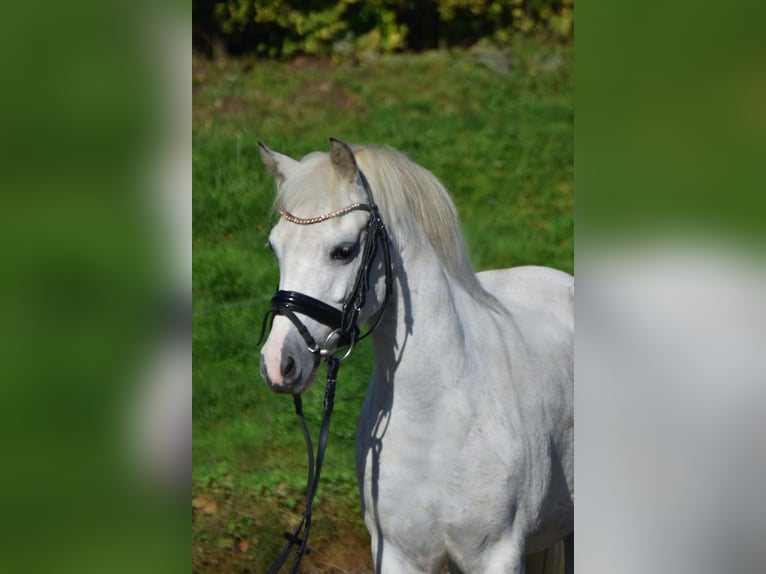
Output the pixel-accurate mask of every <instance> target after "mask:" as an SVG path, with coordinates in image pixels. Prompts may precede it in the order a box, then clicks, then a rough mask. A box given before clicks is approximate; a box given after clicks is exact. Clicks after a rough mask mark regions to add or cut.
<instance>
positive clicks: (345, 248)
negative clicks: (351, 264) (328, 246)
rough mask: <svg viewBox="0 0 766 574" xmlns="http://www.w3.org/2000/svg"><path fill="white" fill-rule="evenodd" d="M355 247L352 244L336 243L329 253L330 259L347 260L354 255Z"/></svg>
mask: <svg viewBox="0 0 766 574" xmlns="http://www.w3.org/2000/svg"><path fill="white" fill-rule="evenodd" d="M354 252H355V248H354V246H353V245H338V246H337V247H336V248H335V249H333V250H332V253H330V259H334V260H335V261H348V260H349V259H351V258H352V257H353V256H354Z"/></svg>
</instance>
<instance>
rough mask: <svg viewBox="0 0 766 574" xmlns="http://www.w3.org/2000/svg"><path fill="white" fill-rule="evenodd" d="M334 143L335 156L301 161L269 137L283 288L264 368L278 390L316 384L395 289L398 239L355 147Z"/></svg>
mask: <svg viewBox="0 0 766 574" xmlns="http://www.w3.org/2000/svg"><path fill="white" fill-rule="evenodd" d="M330 141H331V149H330V153H329V154H326V153H312V154H309V155H308V156H306V157H305V158H303V159H302V160H301V161H297V160H294V159H292V158H290V157H288V156H286V155H283V154H280V153H277V152H274V151H272V150H270V149H269V148H268V147H266V146H265V145H264V144H262V143H260V144H259V147H260V154H261V158H262V159H263V162H264V163H265V164H266V166H267V168H268V169H269V171H270V172H271V174H272V175H273V176H274V178H275V180H276V183H277V196H276V200H275V206H276V208H277V209H278V211H279V213H280V215H281V217H280V219H279V221H278V222H277V224H276V225H275V226H274V227H273V229H272V230H271V233H270V234H269V246H270V247H271V249H272V251H273V253H274V255H275V257H276V258H277V261H278V262H279V289H278V291H277V294H276V295H275V296H274V297H273V298H272V307H271V309H270V314H271V315H272V316H273V320H272V324H271V330H270V332H269V337H268V339H267V340H266V343H265V344H264V346H263V348H262V350H261V375H262V376H263V379H264V380H265V381H266V383H267V384H268V385H269V387H270V388H271V389H272V390H274V391H276V392H281V393H292V394H298V393H301V392H302V391H304V390H305V389H306V388H308V387H309V386H310V385H311V384H312V383H313V381H314V377H315V375H316V371H317V368H318V366H319V364H320V362H321V360H322V359H323V358H326V357H329V356H333V355H336V354H338V353H339V352H342V351H343V349H344V348H345V349H347V350H349V351H350V349H352V348H353V346H354V344H355V343H356V341H357V340H358V338H359V329H358V323H359V321H365V320H367V319H369V318H370V317H371V316H372V315H374V314H376V313H377V314H378V315H380V313H379V311H380V310H381V309H382V307H383V306H384V304H385V301H386V300H387V298H388V295H390V291H391V271H390V261H389V256H388V240H387V237H386V231H385V227H384V226H383V222H382V220H381V218H380V214H379V212H378V208H377V205H375V204H374V203H373V200H372V195H371V191H370V188H369V185H368V183H367V181H366V179H365V177H364V175H363V174H362V172H361V171H360V170H359V167H358V166H357V162H356V160H355V158H354V153H353V151H352V150H351V148H350V147H349V146H348V145H347V144H345V143H343V142H341V141H339V140H336V139H331V140H330ZM381 246H382V249H380V248H379V247H381ZM384 278H386V280H385V281H384V280H383V279H384Z"/></svg>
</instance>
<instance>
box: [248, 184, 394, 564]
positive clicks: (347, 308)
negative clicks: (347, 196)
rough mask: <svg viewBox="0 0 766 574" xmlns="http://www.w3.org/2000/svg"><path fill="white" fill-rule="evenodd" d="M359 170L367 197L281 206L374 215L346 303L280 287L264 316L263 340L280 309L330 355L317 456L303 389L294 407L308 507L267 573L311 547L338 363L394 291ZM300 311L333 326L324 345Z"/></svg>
mask: <svg viewBox="0 0 766 574" xmlns="http://www.w3.org/2000/svg"><path fill="white" fill-rule="evenodd" d="M359 176H360V178H361V180H362V183H363V185H364V188H365V190H366V191H367V197H368V199H369V203H352V204H350V205H347V206H346V207H343V208H341V209H338V210H336V211H333V212H330V213H327V214H325V215H321V216H319V217H312V218H309V219H303V218H300V217H296V216H294V215H292V214H291V213H288V212H287V211H285V210H284V209H280V210H279V212H280V214H281V215H282V217H284V218H285V219H286V220H287V221H289V222H291V223H295V224H297V225H313V224H315V223H321V222H323V221H327V220H328V219H332V218H334V217H341V216H343V215H346V214H347V213H351V212H352V211H360V210H363V211H367V212H369V214H370V215H369V217H368V218H367V225H366V227H365V235H364V247H363V249H362V256H361V260H360V264H359V270H358V271H357V274H356V280H355V281H354V285H353V288H352V289H351V292H350V293H349V294H348V296H347V298H346V301H345V302H344V304H343V308H342V309H336V308H335V307H333V306H331V305H328V304H327V303H325V302H324V301H320V300H319V299H315V298H314V297H310V296H309V295H304V294H303V293H299V292H298V291H282V290H280V291H277V292H276V294H275V295H274V296H273V297H272V298H271V307H270V308H269V310H268V312H267V313H266V316H265V317H264V318H263V324H262V325H261V339H260V340H263V335H264V333H265V332H266V323H267V321H268V319H269V318H271V320H272V323H273V321H274V317H276V316H277V315H282V316H284V317H287V318H288V319H289V320H290V321H291V322H292V324H293V325H295V328H296V329H297V330H298V333H300V335H301V337H303V340H304V341H305V342H306V346H307V348H308V350H309V351H310V352H311V354H312V355H313V356H314V366H315V367H316V366H318V365H319V363H320V361H321V360H322V359H325V360H326V361H327V385H326V386H325V396H324V408H323V415H322V426H321V429H320V432H319V444H318V446H317V454H316V462H315V459H314V448H313V446H312V444H311V435H310V433H309V430H308V427H307V425H306V419H305V418H304V416H303V405H302V401H301V396H300V394H295V395H293V401H294V403H295V412H296V414H297V415H298V417H299V418H300V422H301V429H302V430H303V436H304V439H305V441H306V448H307V450H308V461H309V463H308V480H307V486H306V510H305V511H304V513H303V518H302V519H301V521H300V523H299V524H298V527H297V528H296V529H295V530H294V531H293V532H285V534H284V536H285V538H287V540H288V542H287V545H286V546H285V548H284V550H282V552H281V554H280V555H279V556H277V558H276V560H275V561H274V563H273V564H272V565H271V568H269V570H268V574H277V573H278V572H279V571H280V570H281V568H282V566H283V565H284V563H285V562H286V561H287V559H288V557H289V556H290V552H291V550H292V548H293V546H296V547H297V552H296V556H295V559H294V561H293V564H292V567H291V569H290V572H291V574H294V573H295V572H297V570H298V566H299V565H300V562H301V559H302V558H303V555H304V554H308V553H309V548H308V538H309V532H310V530H311V508H312V504H313V501H314V497H315V496H316V492H317V488H318V487H319V475H320V473H321V471H322V463H323V462H324V453H325V449H326V447H327V439H328V437H329V431H330V417H331V415H332V409H333V403H334V399H335V383H336V379H337V375H338V369H339V368H340V362H341V361H342V360H343V359H345V358H346V357H348V356H349V355H350V354H351V352H352V351H353V350H354V347H355V346H356V343H357V342H359V341H360V340H362V339H364V338H365V337H367V336H368V335H369V334H370V333H372V332H373V331H374V330H375V328H376V327H377V326H378V325H379V324H380V320H381V318H382V317H383V313H384V312H385V310H386V307H387V305H388V301H389V299H390V298H391V293H392V291H393V281H394V273H393V267H392V266H391V253H390V247H389V241H388V233H387V231H386V226H385V225H384V223H383V219H382V218H381V217H380V211H379V209H378V206H377V205H376V204H375V203H374V202H373V201H372V193H371V191H370V187H369V184H368V183H367V180H366V178H365V177H364V175H363V174H362V173H361V172H359ZM378 248H380V249H381V250H382V252H383V261H384V264H385V271H386V294H385V298H384V299H383V304H382V305H381V307H380V309H379V310H378V312H377V315H378V316H377V318H376V319H375V323H374V324H373V325H372V326H371V327H370V329H369V330H368V331H367V332H366V333H365V334H364V335H362V336H361V337H360V336H359V325H358V324H357V321H358V320H359V313H360V312H361V310H362V308H363V307H364V304H365V301H366V298H367V290H368V289H369V286H370V273H371V271H372V264H373V262H374V261H375V256H376V255H377V253H378ZM298 315H304V316H306V317H310V318H311V319H313V320H314V321H316V322H318V323H321V324H322V325H326V326H327V327H330V329H331V331H330V334H329V335H328V336H327V338H326V339H325V341H324V344H323V345H319V344H318V343H317V342H316V340H315V339H314V337H313V336H312V335H311V333H310V332H309V330H308V328H306V325H304V324H303V321H301V320H300V318H299V317H298ZM260 340H259V344H260ZM343 348H346V352H345V353H344V354H343V356H341V357H340V358H338V357H337V356H336V355H337V354H338V351H339V350H340V349H343ZM301 533H302V535H301Z"/></svg>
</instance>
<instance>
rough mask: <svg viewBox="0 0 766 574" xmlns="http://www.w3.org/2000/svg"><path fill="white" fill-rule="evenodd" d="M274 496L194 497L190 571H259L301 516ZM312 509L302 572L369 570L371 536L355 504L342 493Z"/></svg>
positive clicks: (367, 573) (356, 573)
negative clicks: (310, 526) (309, 550)
mask: <svg viewBox="0 0 766 574" xmlns="http://www.w3.org/2000/svg"><path fill="white" fill-rule="evenodd" d="M283 502H284V501H281V500H280V499H277V498H265V499H264V498H263V497H256V496H253V495H251V494H247V495H242V494H241V493H235V492H233V491H230V490H225V491H208V492H204V493H201V494H197V495H196V496H194V497H193V499H192V572H194V573H196V574H213V573H216V574H235V573H236V574H242V573H253V574H260V573H263V572H266V571H267V570H268V568H269V566H270V565H271V562H272V561H273V560H274V558H275V557H276V556H277V555H278V554H279V553H280V552H281V550H282V548H283V547H284V544H285V540H284V538H283V537H282V533H283V532H284V531H285V530H288V529H290V530H292V528H293V527H294V526H295V525H296V524H297V523H298V521H299V520H300V516H301V509H300V505H299V507H298V508H293V509H288V508H285V506H284V503H283ZM320 503H321V504H320V505H319V506H318V507H315V509H314V520H313V525H312V529H311V538H310V540H309V547H310V548H311V553H310V554H308V555H306V556H305V557H304V559H303V561H302V562H301V572H302V573H303V574H347V573H354V574H372V573H373V566H372V558H371V556H370V537H369V535H368V534H367V529H366V528H365V526H364V523H363V521H362V517H361V512H360V511H359V509H358V508H357V507H356V506H355V505H354V504H352V503H350V502H349V501H347V500H345V498H340V497H327V498H325V499H324V500H322V501H320Z"/></svg>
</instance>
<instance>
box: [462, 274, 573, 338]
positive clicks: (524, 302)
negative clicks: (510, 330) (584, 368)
mask: <svg viewBox="0 0 766 574" xmlns="http://www.w3.org/2000/svg"><path fill="white" fill-rule="evenodd" d="M477 278H478V279H479V282H480V283H481V285H482V286H483V287H484V288H485V289H486V290H487V291H489V292H490V293H491V294H492V295H494V296H495V297H496V298H497V299H498V300H499V301H500V302H501V303H502V304H503V305H504V306H505V307H506V308H507V309H508V310H509V311H510V312H511V314H512V315H513V317H514V319H515V320H516V321H517V322H520V323H521V324H520V325H519V327H520V328H521V329H522V331H524V330H525V328H534V326H528V325H525V324H524V321H525V320H526V319H527V318H531V319H533V321H534V324H535V325H537V326H539V324H540V320H541V319H543V320H545V321H547V322H548V323H550V324H551V325H552V326H553V325H556V326H559V327H561V328H562V329H565V330H568V331H572V330H573V329H574V277H572V276H571V275H569V274H568V273H564V272H563V271H559V270H557V269H552V268H550V267H538V266H532V265H528V266H524V267H511V268H509V269H493V270H491V271H483V272H481V273H478V274H477Z"/></svg>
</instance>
